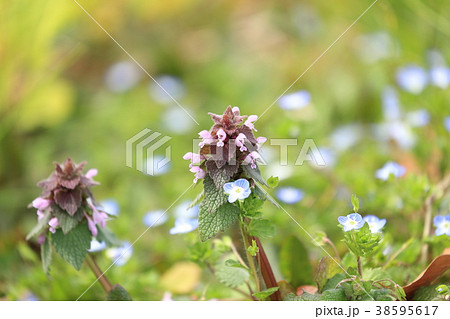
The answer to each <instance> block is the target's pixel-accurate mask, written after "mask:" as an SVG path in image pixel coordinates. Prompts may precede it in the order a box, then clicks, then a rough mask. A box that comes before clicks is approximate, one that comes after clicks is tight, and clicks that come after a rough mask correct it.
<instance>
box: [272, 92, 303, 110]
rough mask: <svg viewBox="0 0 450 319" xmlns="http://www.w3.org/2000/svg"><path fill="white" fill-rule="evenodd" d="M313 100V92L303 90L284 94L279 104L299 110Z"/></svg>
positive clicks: (287, 108)
mask: <svg viewBox="0 0 450 319" xmlns="http://www.w3.org/2000/svg"><path fill="white" fill-rule="evenodd" d="M310 102H311V94H309V92H308V91H305V90H301V91H298V92H295V93H290V94H286V95H283V96H282V97H281V98H280V100H279V101H278V104H279V105H280V107H281V108H282V109H285V110H297V109H301V108H304V107H305V106H307V105H308V104H309V103H310Z"/></svg>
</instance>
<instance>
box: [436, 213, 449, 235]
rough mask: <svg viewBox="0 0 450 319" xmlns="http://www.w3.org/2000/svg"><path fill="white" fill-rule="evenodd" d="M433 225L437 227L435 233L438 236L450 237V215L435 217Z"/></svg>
mask: <svg viewBox="0 0 450 319" xmlns="http://www.w3.org/2000/svg"><path fill="white" fill-rule="evenodd" d="M433 224H434V226H435V227H436V231H435V232H434V234H435V235H436V236H441V235H443V234H446V235H447V236H450V215H445V216H444V215H438V216H436V217H434V219H433Z"/></svg>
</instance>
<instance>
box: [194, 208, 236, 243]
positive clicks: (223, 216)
mask: <svg viewBox="0 0 450 319" xmlns="http://www.w3.org/2000/svg"><path fill="white" fill-rule="evenodd" d="M239 213H240V210H239V208H238V207H236V206H234V205H233V204H230V203H226V204H223V205H222V206H220V207H219V208H218V209H217V210H216V211H214V212H212V213H211V212H210V211H209V209H208V207H207V206H205V201H203V202H202V203H201V204H200V213H199V218H198V221H199V227H198V229H199V231H200V239H201V240H202V241H206V240H208V239H210V238H211V237H214V236H216V235H217V234H218V233H219V232H221V231H225V230H227V229H228V228H229V227H230V226H231V224H233V223H234V222H235V221H236V219H237V218H238V216H239Z"/></svg>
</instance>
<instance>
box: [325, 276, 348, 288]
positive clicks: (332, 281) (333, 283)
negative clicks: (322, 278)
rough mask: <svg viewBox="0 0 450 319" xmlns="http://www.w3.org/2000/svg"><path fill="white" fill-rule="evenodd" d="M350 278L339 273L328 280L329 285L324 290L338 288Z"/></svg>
mask: <svg viewBox="0 0 450 319" xmlns="http://www.w3.org/2000/svg"><path fill="white" fill-rule="evenodd" d="M347 278H348V276H347V274H345V273H339V274H336V275H334V276H333V277H332V278H330V279H328V280H327V283H326V284H325V285H324V286H323V288H322V290H330V289H334V288H336V287H337V285H338V284H339V283H340V282H341V281H342V280H344V279H347Z"/></svg>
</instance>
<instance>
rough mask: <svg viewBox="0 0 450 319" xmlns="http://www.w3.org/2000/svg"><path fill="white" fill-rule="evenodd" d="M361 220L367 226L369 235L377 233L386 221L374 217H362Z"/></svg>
mask: <svg viewBox="0 0 450 319" xmlns="http://www.w3.org/2000/svg"><path fill="white" fill-rule="evenodd" d="M363 220H364V221H365V222H366V223H367V225H369V229H370V232H371V233H373V234H374V233H379V232H380V231H381V229H382V228H383V227H384V225H386V219H384V218H383V219H379V218H378V217H377V216H375V215H367V216H364V218H363Z"/></svg>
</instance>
